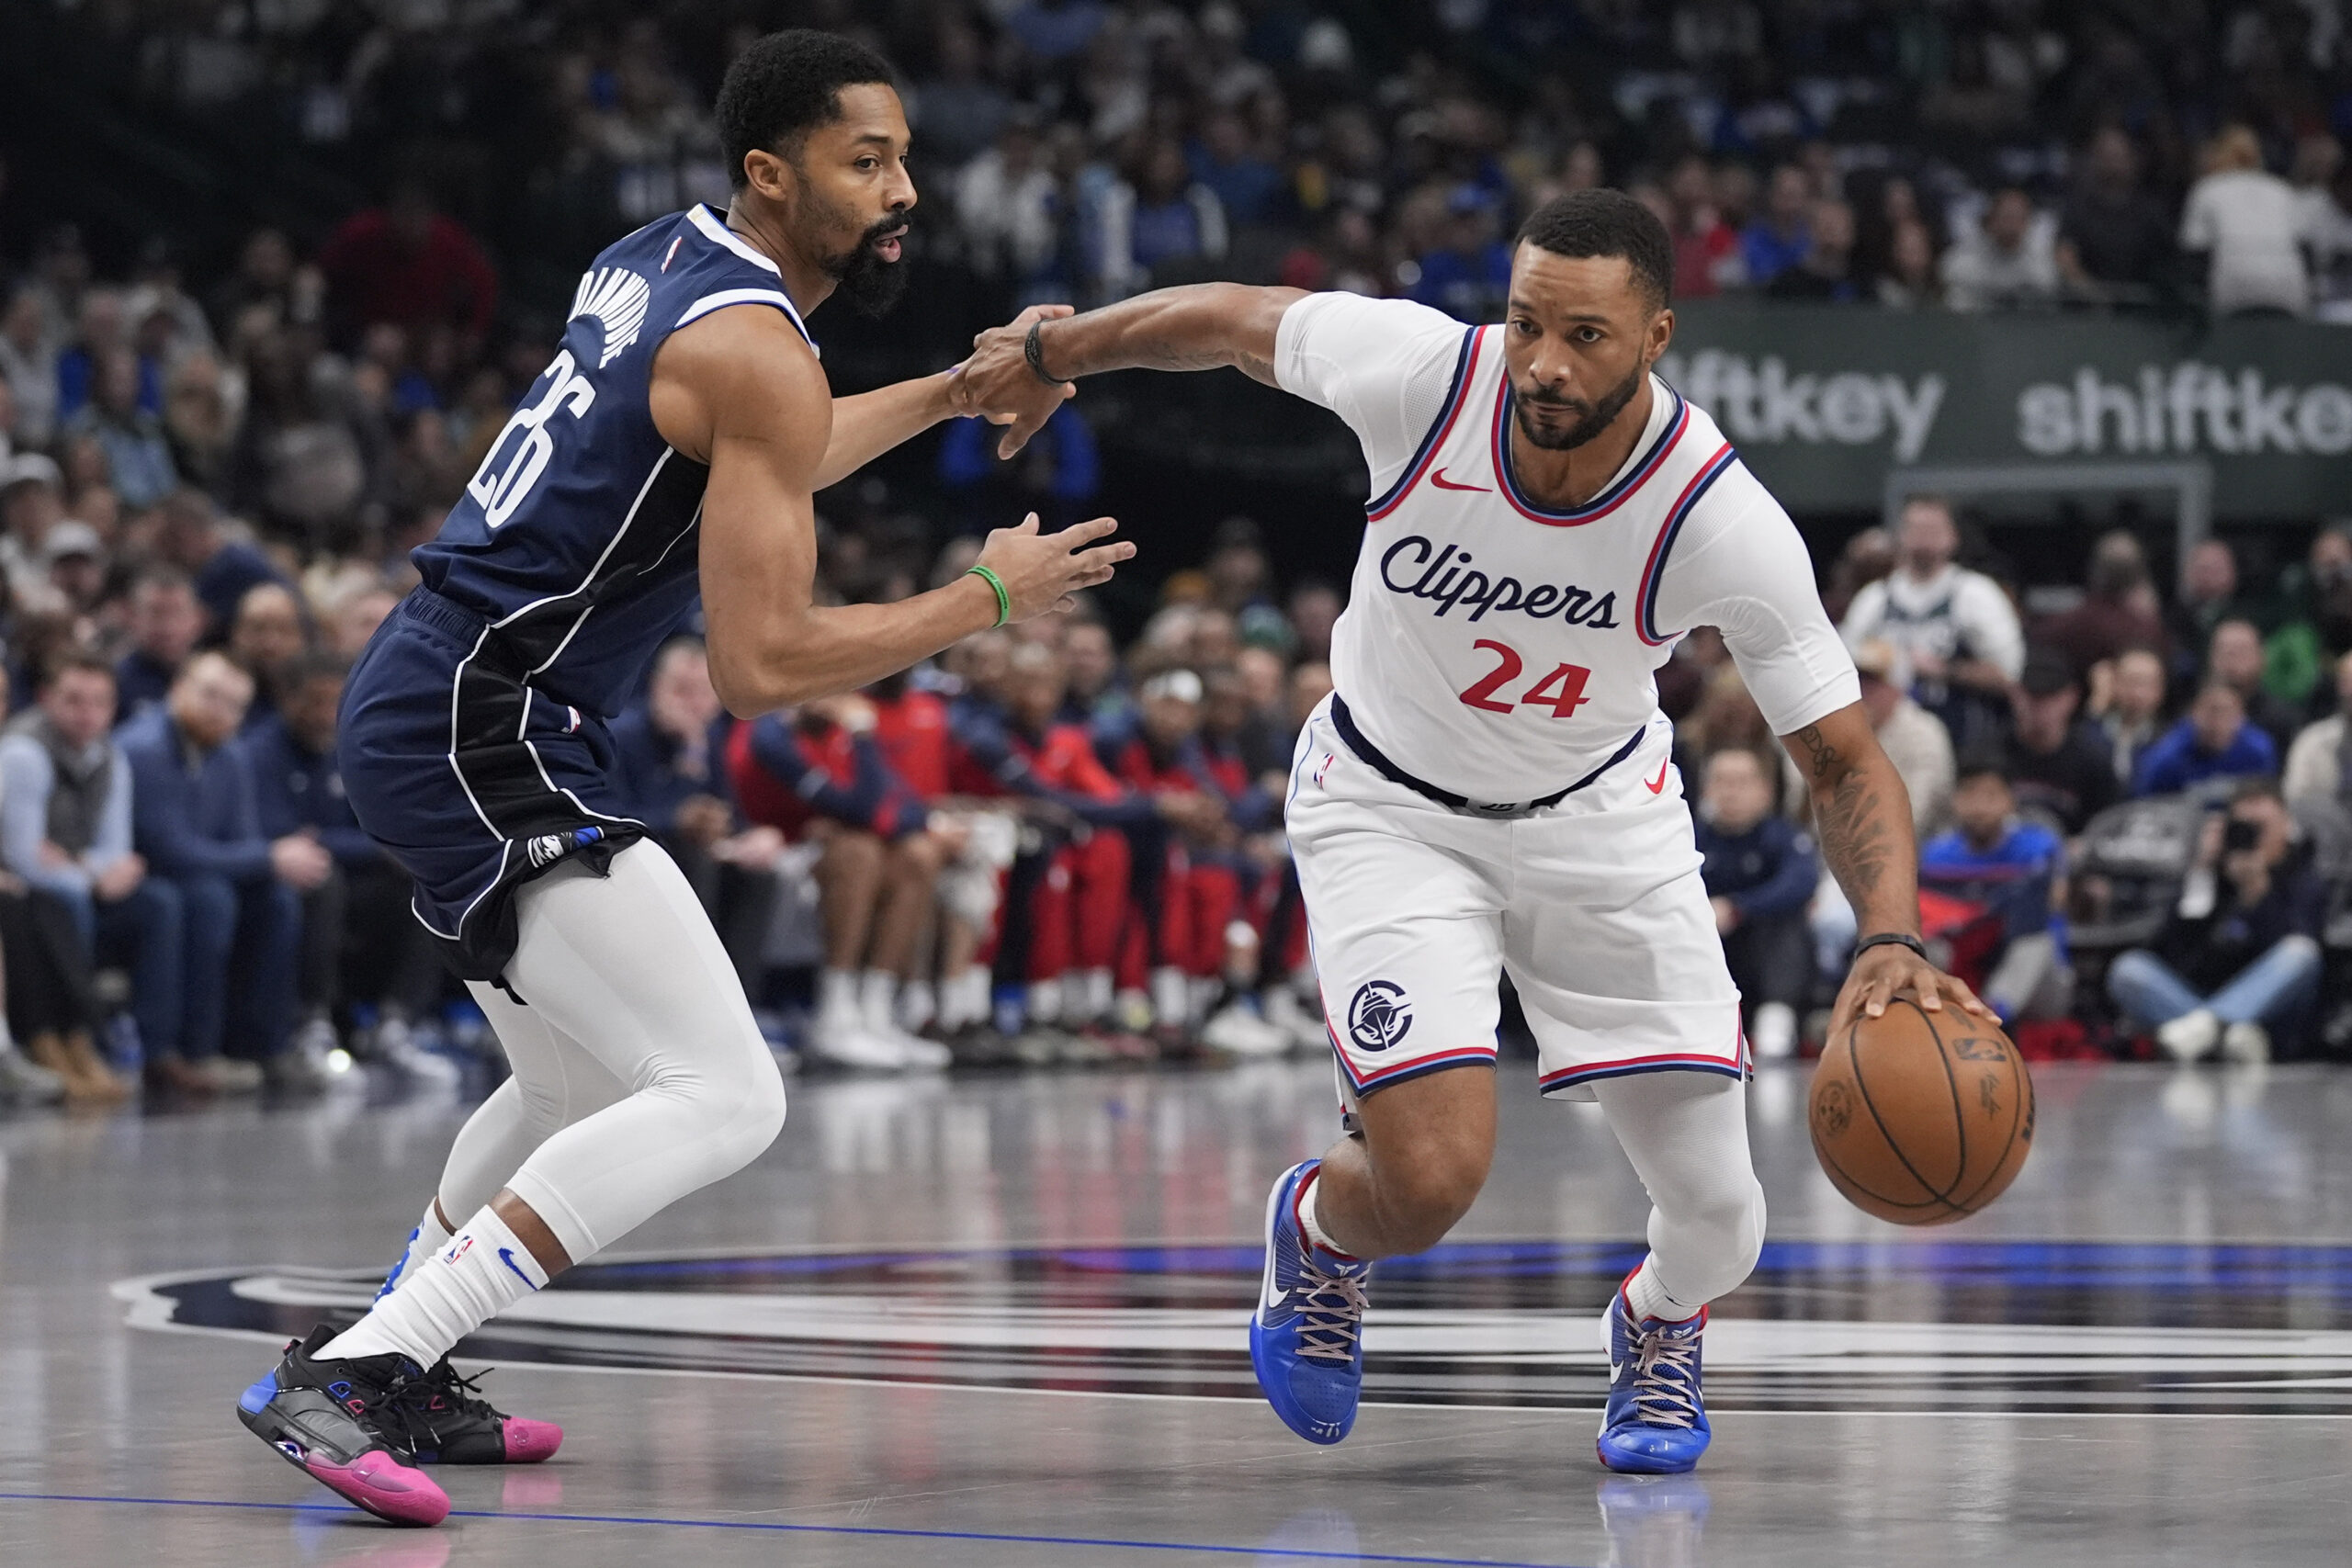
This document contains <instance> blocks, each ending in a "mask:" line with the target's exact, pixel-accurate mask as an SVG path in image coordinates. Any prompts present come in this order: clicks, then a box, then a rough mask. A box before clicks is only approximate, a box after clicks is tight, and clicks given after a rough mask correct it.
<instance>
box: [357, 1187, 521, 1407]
mask: <svg viewBox="0 0 2352 1568" xmlns="http://www.w3.org/2000/svg"><path fill="white" fill-rule="evenodd" d="M547 1282H548V1274H547V1270H546V1269H542V1268H540V1267H539V1264H538V1260H537V1258H533V1257H532V1256H531V1251H530V1248H528V1247H525V1246H524V1245H523V1244H522V1243H521V1242H520V1241H518V1240H516V1239H515V1233H514V1232H513V1231H512V1230H510V1229H508V1228H507V1224H506V1222H505V1221H504V1220H502V1219H500V1218H499V1217H498V1215H497V1213H495V1212H493V1211H492V1209H491V1208H490V1206H489V1205H487V1204H484V1205H483V1206H482V1210H481V1213H478V1214H476V1215H475V1216H474V1217H473V1218H472V1219H470V1220H468V1221H467V1222H466V1224H465V1228H463V1229H462V1230H460V1231H458V1234H457V1236H456V1238H455V1239H453V1240H452V1241H451V1242H450V1243H449V1245H448V1246H447V1247H443V1248H442V1249H441V1250H440V1251H439V1252H436V1253H435V1254H434V1255H433V1256H432V1258H430V1259H429V1260H427V1261H426V1262H425V1263H424V1264H423V1265H422V1266H421V1267H419V1268H418V1269H417V1271H416V1272H415V1273H413V1274H412V1275H410V1276H409V1277H408V1278H407V1279H406V1280H402V1281H401V1286H400V1289H398V1290H396V1291H394V1292H392V1293H391V1294H390V1295H389V1296H387V1297H385V1298H384V1299H383V1300H382V1301H379V1302H378V1303H376V1304H375V1306H374V1307H373V1308H372V1309H370V1310H369V1312H368V1315H367V1316H366V1317H363V1318H361V1319H360V1320H359V1321H358V1322H357V1323H355V1324H353V1325H351V1326H350V1327H349V1328H346V1329H345V1330H344V1331H343V1332H342V1333H341V1334H338V1335H336V1336H335V1337H334V1338H333V1339H332V1340H329V1341H328V1342H327V1343H326V1344H325V1345H324V1346H323V1347H322V1348H320V1350H319V1353H318V1356H317V1358H316V1359H320V1360H330V1361H332V1360H344V1359H350V1358H353V1357H357V1356H381V1355H384V1354H387V1353H388V1352H391V1351H398V1352H399V1353H400V1354H401V1355H403V1356H406V1357H407V1358H408V1359H410V1360H412V1361H414V1362H415V1363H416V1364H417V1365H418V1366H419V1367H430V1366H432V1365H433V1364H434V1363H435V1362H436V1361H438V1360H439V1359H441V1358H442V1357H444V1356H446V1355H447V1354H448V1353H449V1349H450V1347H452V1346H454V1345H455V1344H457V1342H458V1340H460V1339H463V1338H464V1337H466V1336H467V1335H469V1334H471V1333H472V1332H473V1331H474V1330H475V1329H477V1328H479V1327H481V1325H483V1324H485V1323H487V1322H489V1321H490V1320H491V1319H492V1318H493V1317H495V1316H497V1315H498V1314H500V1313H501V1312H503V1311H504V1310H505V1309H506V1308H507V1307H510V1306H512V1305H514V1304H515V1303H516V1302H519V1301H521V1300H522V1299H523V1298H524V1297H525V1296H527V1295H529V1294H530V1293H531V1292H534V1291H536V1290H537V1289H539V1288H540V1287H541V1286H543V1285H545V1284H546V1283H547Z"/></svg>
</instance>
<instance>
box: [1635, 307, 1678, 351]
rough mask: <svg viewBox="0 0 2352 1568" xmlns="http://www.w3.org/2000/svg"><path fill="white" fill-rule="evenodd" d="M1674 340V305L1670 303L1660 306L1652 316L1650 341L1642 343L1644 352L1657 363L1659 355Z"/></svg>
mask: <svg viewBox="0 0 2352 1568" xmlns="http://www.w3.org/2000/svg"><path fill="white" fill-rule="evenodd" d="M1673 341H1674V307H1673V306H1671V305H1668V306H1664V307H1662V308H1660V310H1658V312H1657V315H1655V316H1652V317H1651V318H1650V330H1649V341H1648V342H1647V343H1645V344H1643V345H1642V346H1643V350H1644V352H1645V353H1646V354H1647V355H1648V356H1649V361H1650V363H1651V364H1653V365H1655V364H1657V362H1658V359H1659V356H1660V355H1664V354H1665V353H1666V350H1667V345H1668V344H1671V343H1672V342H1673Z"/></svg>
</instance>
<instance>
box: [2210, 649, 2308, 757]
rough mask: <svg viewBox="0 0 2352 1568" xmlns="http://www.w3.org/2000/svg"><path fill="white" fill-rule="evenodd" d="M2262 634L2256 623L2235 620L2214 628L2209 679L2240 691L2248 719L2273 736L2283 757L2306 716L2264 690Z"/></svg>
mask: <svg viewBox="0 0 2352 1568" xmlns="http://www.w3.org/2000/svg"><path fill="white" fill-rule="evenodd" d="M2262 670H2263V654H2262V634H2261V633H2260V632H2259V631H2257V630H2256V629H2255V625H2254V623H2253V622H2252V621H2242V620H2237V619H2231V620H2226V621H2223V622H2222V623H2221V624H2220V625H2219V626H2215V627H2214V628H2213V640H2212V642H2211V644H2209V645H2208V646H2207V648H2206V650H2205V672H2206V676H2207V678H2208V679H2210V680H2215V681H2224V682H2228V683H2229V684H2230V685H2231V686H2232V687H2233V688H2235V689H2236V691H2237V694H2238V696H2239V698H2240V700H2242V701H2243V702H2244V703H2245V716H2246V717H2247V719H2248V720H2250V721H2251V722H2252V723H2254V724H2255V725H2256V727H2258V728H2260V729H2261V730H2262V732H2263V733H2264V734H2266V735H2267V736H2269V737H2270V743H2271V744H2272V745H2273V746H2274V747H2276V748H2277V749H2278V754H2279V755H2280V756H2282V757H2283V756H2285V755H2286V754H2287V748H2288V747H2289V746H2290V745H2291V744H2292V743H2293V742H2294V739H2295V732H2296V731H2297V730H2299V729H2301V728H2302V727H2303V724H2302V714H2301V711H2300V710H2299V709H2297V708H2295V707H2293V706H2290V705H2288V704H2286V703H2282V702H2280V701H2279V700H2278V698H2276V697H2274V696H2272V695H2271V694H2269V693H2267V692H2266V691H2264V690H2263V689H2262Z"/></svg>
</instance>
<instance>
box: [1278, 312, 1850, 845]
mask: <svg viewBox="0 0 2352 1568" xmlns="http://www.w3.org/2000/svg"><path fill="white" fill-rule="evenodd" d="M1503 330H1504V329H1503V328H1501V327H1499V326H1491V327H1472V328H1465V327H1464V326H1463V325H1462V324H1461V323H1460V322H1458V321H1454V320H1453V319H1452V318H1451V317H1448V316H1445V315H1442V314H1440V313H1439V312H1438V311H1435V310H1430V309H1428V308H1426V307H1424V306H1420V305H1415V304H1412V303H1409V302H1408V301H1405V300H1397V299H1361V298H1359V297H1357V296H1354V295H1347V294H1316V295H1310V296H1308V297H1307V298H1306V299H1302V300H1300V301H1299V302H1298V303H1297V304H1295V305H1293V306H1292V307H1291V308H1290V310H1288V311H1287V312H1286V313H1285V314H1284V315H1283V321H1282V327H1281V331H1280V333H1278V334H1277V341H1276V345H1275V356H1274V359H1275V376H1276V378H1277V380H1278V381H1279V382H1280V384H1281V385H1282V387H1283V389H1285V390H1287V391H1290V392H1294V393H1295V394H1297V395H1298V396H1300V397H1303V398H1306V399H1307V400H1309V401H1312V402H1317V403H1320V404H1321V405H1323V406H1324V407H1325V408H1328V409H1330V410H1331V411H1332V412H1335V413H1337V414H1339V415H1340V417H1341V418H1342V419H1344V420H1346V421H1347V423H1348V424H1349V425H1350V426H1351V428H1352V429H1353V430H1354V431H1355V432H1356V434H1357V437H1358V438H1359V439H1360V440H1361V441H1362V442H1363V451H1364V460H1365V462H1366V463H1367V464H1368V465H1369V466H1370V467H1371V469H1372V491H1373V500H1372V502H1371V503H1370V504H1369V506H1368V507H1367V508H1366V514H1367V518H1368V522H1367V525H1366V527H1365V530H1364V540H1363V550H1362V552H1361V553H1360V554H1359V556H1358V557H1357V560H1356V570H1355V577H1354V581H1353V584H1352V587H1351V592H1350V595H1349V601H1348V608H1347V611H1346V613H1345V614H1344V615H1341V616H1340V623H1339V626H1338V627H1337V629H1336V630H1335V632H1334V633H1333V637H1332V651H1331V662H1332V671H1331V672H1332V678H1333V681H1334V682H1335V684H1336V685H1337V687H1338V689H1339V693H1340V696H1341V697H1342V698H1343V699H1344V700H1345V701H1346V703H1347V705H1348V708H1349V710H1350V713H1351V716H1352V717H1353V718H1354V720H1355V723H1356V726H1357V728H1359V729H1360V730H1361V731H1362V732H1363V736H1364V738H1365V739H1368V740H1369V741H1371V742H1372V744H1373V745H1374V746H1376V747H1378V748H1379V749H1380V750H1382V751H1383V752H1385V754H1386V755H1387V756H1388V757H1389V758H1390V759H1391V760H1392V761H1395V762H1396V763H1397V765H1398V766H1400V767H1402V768H1403V769H1404V770H1405V771H1406V772H1408V773H1412V774H1414V775H1415V776H1416V777H1418V778H1420V779H1422V780H1425V781H1426V782H1428V783H1430V784H1435V785H1437V786H1438V787H1439V788H1441V789H1444V790H1448V791H1451V792H1453V794H1456V795H1463V796H1464V797H1466V798H1468V799H1470V800H1473V801H1479V802H1511V801H1526V800H1534V799H1540V798H1541V797H1543V796H1544V795H1551V794H1553V793H1554V792H1555V791H1557V790H1560V789H1563V788H1566V786H1568V785H1570V784H1575V783H1577V781H1578V780H1580V779H1583V778H1585V777H1586V776H1587V775H1588V774H1590V773H1593V772H1594V771H1595V770H1596V769H1600V768H1602V767H1603V766H1605V765H1606V764H1608V763H1609V762H1610V761H1611V759H1612V758H1614V757H1616V756H1617V755H1619V754H1620V753H1621V752H1622V751H1623V750H1626V749H1627V748H1628V746H1629V743H1630V742H1631V741H1632V740H1633V739H1634V738H1635V737H1636V736H1638V735H1639V734H1640V733H1641V731H1642V730H1643V729H1644V728H1645V727H1646V726H1647V725H1648V724H1649V722H1650V721H1651V719H1652V717H1653V716H1655V715H1656V714H1657V682H1655V680H1654V679H1653V672H1654V671H1656V670H1657V667H1658V666H1659V665H1661V664H1663V663H1665V662H1666V660H1667V659H1668V656H1669V655H1670V654H1671V653H1672V652H1673V650H1674V644H1675V643H1676V641H1677V640H1678V639H1679V638H1680V637H1682V635H1683V634H1684V633H1685V632H1687V631H1689V630H1690V629H1691V627H1692V626H1700V625H1711V626H1718V627H1720V628H1722V630H1723V633H1724V640H1725V641H1726V643H1727V644H1728V645H1729V647H1730V649H1731V651H1732V654H1733V657H1734V659H1735V660H1736V662H1737V664H1738V666H1739V670H1740V672H1741V674H1742V675H1743V676H1744V677H1745V678H1746V680H1747V684H1748V687H1749V689H1750V691H1751V692H1753V694H1755V697H1756V699H1757V703H1758V705H1759V706H1760V707H1761V708H1762V709H1763V711H1764V715H1765V716H1766V717H1767V718H1768V719H1769V720H1770V722H1771V726H1772V729H1773V732H1774V733H1775V734H1780V735H1787V734H1790V733H1792V732H1793V731H1795V730H1798V729H1802V728H1804V727H1805V726H1806V725H1808V724H1811V723H1813V722H1815V720H1817V719H1819V718H1821V717H1823V716H1826V715H1827V714H1829V713H1831V712H1833V711H1835V710H1836V709H1838V708H1840V707H1843V706H1845V705H1848V704H1849V703H1852V702H1854V701H1856V700H1858V698H1859V696H1860V691H1859V688H1858V687H1857V684H1856V682H1855V678H1854V666H1853V661H1852V660H1851V659H1850V658H1849V657H1848V655H1847V652H1846V649H1845V646H1844V645H1843V643H1841V642H1840V641H1839V640H1838V634H1837V631H1836V629H1835V628H1834V627H1832V626H1830V624H1829V618H1828V616H1827V615H1826V614H1825V613H1824V612H1823V610H1822V607H1821V599H1820V595H1819V593H1818V592H1817V591H1816V589H1815V586H1814V579H1813V566H1812V561H1811V558H1810V557H1809V556H1808V555H1807V553H1806V551H1805V547H1804V541H1803V540H1802V539H1801V538H1800V537H1799V536H1798V535H1797V531H1796V528H1795V525H1792V523H1791V522H1790V521H1789V518H1788V514H1787V513H1784V512H1783V511H1781V507H1780V504H1779V503H1778V502H1775V501H1774V500H1773V499H1772V498H1771V496H1770V494H1769V493H1768V492H1767V491H1765V489H1764V487H1763V486H1761V485H1760V484H1758V483H1757V481H1756V479H1755V478H1754V476H1752V475H1751V474H1749V473H1748V471H1747V468H1746V467H1745V466H1744V465H1742V464H1741V462H1740V461H1739V458H1738V456H1737V455H1736V453H1734V452H1733V451H1732V448H1731V446H1730V444H1729V443H1728V442H1726V441H1725V440H1724V437H1723V434H1722V432H1720V431H1719V430H1717V429H1716V428H1715V423H1714V421H1713V420H1712V419H1710V418H1708V417H1707V415H1706V414H1705V413H1704V412H1701V411H1700V410H1698V409H1695V408H1693V407H1691V405H1690V404H1689V403H1687V402H1685V401H1684V400H1683V399H1682V398H1681V396H1680V395H1679V394H1678V393H1677V392H1675V391H1674V390H1673V389H1671V388H1669V387H1668V386H1667V385H1666V383H1665V382H1663V381H1660V380H1657V379H1656V378H1652V381H1651V384H1650V390H1651V394H1652V404H1653V407H1652V411H1651V414H1650V421H1649V425H1648V428H1647V429H1646V430H1645V432H1644V433H1643V435H1642V438H1641V439H1640V440H1639V441H1638V442H1636V443H1635V445H1634V454H1633V456H1632V457H1630V458H1629V459H1628V460H1627V462H1626V465H1625V467H1624V468H1623V469H1621V470H1620V471H1619V472H1618V474H1617V475H1616V477H1615V478H1613V479H1611V481H1610V483H1609V484H1608V485H1607V486H1605V487H1604V488H1603V489H1602V490H1601V491H1600V493H1599V494H1597V495H1596V496H1594V497H1593V498H1592V500H1591V501H1590V502H1587V503H1586V504H1585V505H1583V506H1580V507H1578V508H1577V509H1576V510H1574V511H1572V512H1546V511H1544V510H1543V509H1542V508H1540V507H1538V506H1537V505H1535V504H1534V503H1533V502H1531V501H1529V500H1528V499H1527V497H1526V494H1525V492H1524V491H1521V490H1520V489H1519V487H1518V486H1517V485H1516V484H1515V483H1514V482H1513V477H1512V473H1511V468H1510V429H1511V423H1512V415H1511V392H1510V378H1509V377H1508V376H1506V375H1505V374H1504V371H1503V354H1502V345H1503V336H1502V334H1503Z"/></svg>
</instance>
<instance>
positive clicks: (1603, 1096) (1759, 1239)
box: [1592, 1072, 1764, 1315]
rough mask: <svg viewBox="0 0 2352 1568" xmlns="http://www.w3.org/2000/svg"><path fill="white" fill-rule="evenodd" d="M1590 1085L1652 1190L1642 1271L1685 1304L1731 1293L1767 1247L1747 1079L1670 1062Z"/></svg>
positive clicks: (1611, 1127)
mask: <svg viewBox="0 0 2352 1568" xmlns="http://www.w3.org/2000/svg"><path fill="white" fill-rule="evenodd" d="M1592 1087H1593V1093H1594V1095H1595V1096H1596V1097H1597V1098H1598V1099H1599V1100H1600V1109H1601V1111H1602V1113H1603V1114H1604V1115H1606V1116H1607V1117H1608V1118H1609V1130H1610V1131H1611V1133H1614V1134H1616V1135H1617V1142H1618V1144H1619V1145H1620V1146H1622V1147H1623V1149H1624V1151H1625V1157H1626V1158H1627V1159H1629V1160H1631V1161H1632V1162H1633V1165H1634V1174H1636V1175H1638V1176H1639V1177H1640V1178H1641V1179H1642V1185H1643V1186H1644V1187H1645V1188H1647V1189H1648V1190H1649V1195H1650V1226H1649V1240H1650V1256H1649V1259H1648V1261H1647V1262H1645V1264H1644V1265H1643V1266H1642V1268H1643V1272H1644V1273H1646V1274H1648V1275H1650V1276H1651V1277H1652V1279H1653V1280H1655V1282H1656V1284H1657V1286H1659V1287H1661V1288H1662V1289H1663V1290H1664V1291H1665V1292H1666V1293H1667V1295H1668V1296H1670V1297H1671V1298H1672V1299H1673V1300H1674V1301H1675V1302H1677V1303H1682V1306H1683V1307H1685V1308H1687V1310H1688V1312H1696V1311H1697V1310H1698V1309H1699V1308H1700V1307H1702V1306H1703V1305H1704V1304H1706V1303H1708V1302H1711V1301H1713V1300H1714V1299H1715V1298H1716V1297H1717V1296H1721V1295H1725V1294H1727V1293H1729V1292H1731V1291H1732V1290H1733V1289H1734V1288H1736V1286H1737V1285H1738V1284H1739V1282H1740V1281H1741V1280H1745V1279H1747V1276H1748V1273H1749V1271H1750V1270H1751V1269H1754V1268H1755V1267H1756V1259H1757V1256H1758V1253H1760V1252H1761V1251H1762V1250H1763V1247H1764V1189H1763V1188H1762V1187H1761V1186H1760V1185H1758V1182H1757V1180H1756V1171H1755V1168H1754V1167H1753V1166H1752V1165H1751V1163H1750V1162H1749V1159H1748V1154H1747V1086H1746V1085H1745V1084H1744V1083H1742V1082H1741V1081H1740V1080H1739V1079H1737V1078H1730V1077H1721V1076H1719V1075H1717V1074H1714V1073H1685V1072H1670V1073H1645V1074H1640V1075H1637V1076H1634V1077H1622V1078H1605V1079H1602V1080H1601V1081H1600V1082H1599V1083H1596V1084H1594V1085H1593V1086H1592ZM1636 1304H1637V1306H1638V1305H1639V1304H1640V1303H1636ZM1670 1315H1687V1314H1686V1313H1684V1312H1680V1311H1678V1312H1676V1313H1674V1314H1670Z"/></svg>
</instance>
